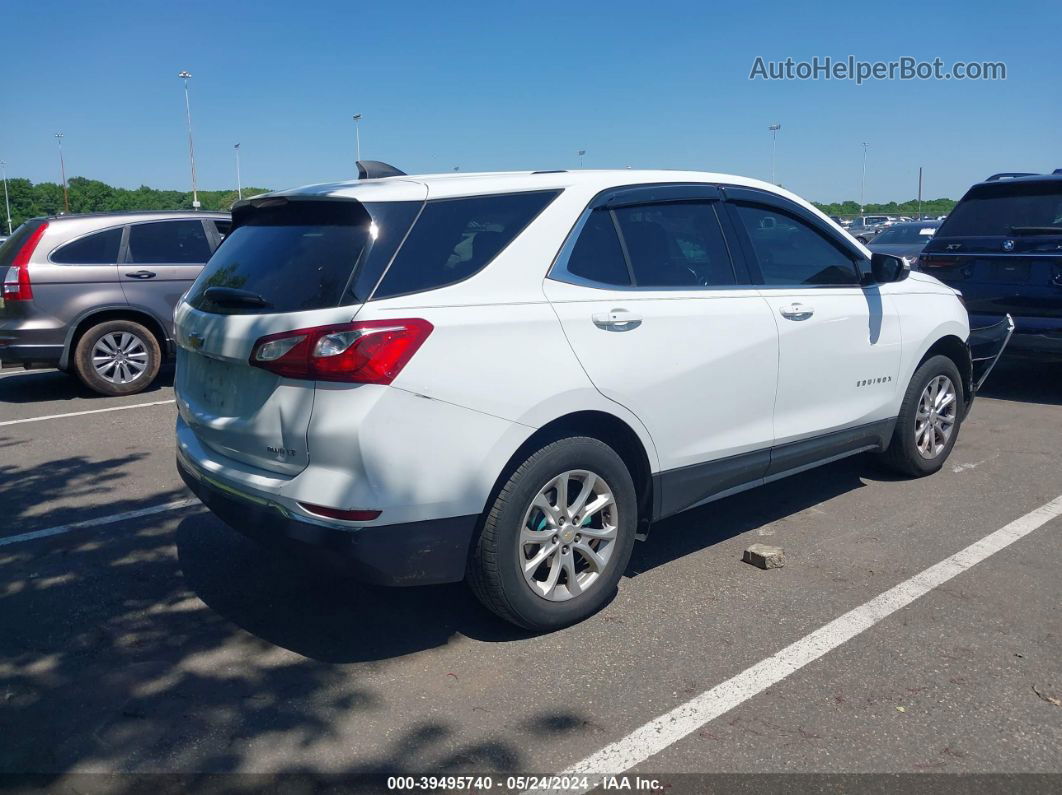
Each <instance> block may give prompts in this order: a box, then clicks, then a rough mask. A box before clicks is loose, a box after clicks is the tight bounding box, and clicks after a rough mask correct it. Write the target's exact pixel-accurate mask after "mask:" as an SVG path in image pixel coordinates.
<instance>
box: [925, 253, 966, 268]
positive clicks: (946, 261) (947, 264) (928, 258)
mask: <svg viewBox="0 0 1062 795" xmlns="http://www.w3.org/2000/svg"><path fill="white" fill-rule="evenodd" d="M958 264H959V258H958V257H941V256H939V255H937V254H923V255H922V256H920V257H919V258H918V264H917V267H918V269H919V270H935V269H937V268H954V267H955V266H956V265H958Z"/></svg>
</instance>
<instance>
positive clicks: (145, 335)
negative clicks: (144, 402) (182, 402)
mask: <svg viewBox="0 0 1062 795" xmlns="http://www.w3.org/2000/svg"><path fill="white" fill-rule="evenodd" d="M108 334H132V335H133V336H135V337H136V338H137V339H138V340H139V341H140V343H141V344H142V346H143V350H144V352H145V353H146V360H145V362H146V366H145V367H144V369H143V371H142V372H140V374H139V375H137V376H136V377H135V378H133V379H132V380H130V381H128V382H127V383H124V384H120V383H114V382H112V381H108V380H107V379H106V378H104V377H102V376H101V375H100V374H99V373H98V372H96V368H95V367H94V366H93V363H92V352H93V348H94V347H95V346H96V343H97V342H98V341H99V340H100V339H101V338H103V337H105V336H106V335H108ZM161 363H162V351H161V350H160V349H159V342H158V340H157V339H155V335H154V334H152V333H151V332H150V331H149V330H148V329H146V328H145V327H144V326H142V325H140V324H139V323H134V322H133V321H132V320H108V321H106V322H104V323H100V324H99V325H97V326H93V327H92V328H90V329H89V330H88V331H86V332H85V333H84V334H82V335H81V339H80V340H78V343H77V348H75V350H74V361H73V370H74V373H75V374H76V375H77V377H78V378H79V379H80V380H81V383H83V384H84V385H85V386H87V387H88V388H89V389H92V390H94V391H96V392H99V393H100V394H101V395H110V396H117V395H134V394H136V393H137V392H142V391H143V390H145V389H147V387H148V386H150V384H151V382H152V381H154V380H155V376H157V375H158V373H159V366H160V364H161Z"/></svg>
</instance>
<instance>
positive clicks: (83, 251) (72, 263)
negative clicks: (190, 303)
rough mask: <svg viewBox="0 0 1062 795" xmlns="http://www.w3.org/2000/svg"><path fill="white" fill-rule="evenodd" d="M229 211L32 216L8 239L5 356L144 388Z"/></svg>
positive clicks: (113, 390)
mask: <svg viewBox="0 0 1062 795" xmlns="http://www.w3.org/2000/svg"><path fill="white" fill-rule="evenodd" d="M230 224H231V220H230V218H229V216H228V215H227V214H225V213H192V212H166V213H158V212H151V213H149V212H142V213H100V214H93V215H63V216H49V217H42V218H32V219H30V220H29V221H26V223H24V224H22V225H21V226H20V227H19V228H18V229H16V230H15V233H14V234H13V235H12V236H11V237H10V239H8V240H7V242H6V243H4V244H3V245H2V246H0V274H3V278H4V281H3V292H2V296H3V300H2V302H0V360H3V361H4V363H5V364H6V363H8V362H10V361H16V362H20V363H22V364H23V365H24V366H26V367H32V366H52V367H58V368H59V369H60V370H66V371H69V372H72V373H74V374H75V375H77V376H78V378H80V379H81V380H82V381H83V382H84V383H85V384H86V385H87V386H89V387H90V388H92V389H94V390H95V391H97V392H99V393H101V394H104V395H128V394H132V393H134V392H139V391H141V390H142V389H144V388H146V387H147V386H148V385H149V384H150V383H151V382H152V380H153V379H154V378H155V375H156V374H157V373H158V371H159V366H160V364H161V362H162V360H163V358H164V357H165V356H167V355H169V354H171V353H172V350H173V345H172V330H173V308H174V306H175V305H176V304H177V300H178V299H179V298H180V297H181V295H182V294H183V293H184V292H185V291H186V290H187V289H188V288H189V287H190V286H191V284H192V282H193V281H194V280H195V278H196V277H197V276H198V275H199V272H200V271H201V270H202V269H203V265H204V264H205V263H206V261H207V260H208V259H210V255H211V254H212V253H213V251H214V249H216V248H217V246H218V244H219V243H220V242H221V239H222V237H223V236H224V235H225V234H226V233H227V231H228V229H229V226H230Z"/></svg>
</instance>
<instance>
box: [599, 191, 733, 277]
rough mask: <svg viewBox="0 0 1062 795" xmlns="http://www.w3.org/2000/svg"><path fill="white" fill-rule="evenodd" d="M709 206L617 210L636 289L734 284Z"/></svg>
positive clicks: (682, 204) (694, 203)
mask: <svg viewBox="0 0 1062 795" xmlns="http://www.w3.org/2000/svg"><path fill="white" fill-rule="evenodd" d="M713 204H714V203H713V202H699V201H688V202H672V203H666V204H644V205H636V206H633V207H620V208H617V209H616V211H615V213H616V220H617V221H618V222H619V227H620V231H621V232H622V233H623V240H624V242H625V243H626V245H627V254H628V256H629V257H630V261H631V270H632V271H634V283H635V284H636V285H637V286H638V287H679V288H682V287H718V286H725V285H733V284H736V283H737V279H736V277H735V275H734V266H733V264H732V263H731V261H730V252H729V251H728V250H727V247H726V241H725V240H724V239H723V232H722V230H721V229H720V227H719V219H718V218H717V217H716V214H715V207H714V206H713Z"/></svg>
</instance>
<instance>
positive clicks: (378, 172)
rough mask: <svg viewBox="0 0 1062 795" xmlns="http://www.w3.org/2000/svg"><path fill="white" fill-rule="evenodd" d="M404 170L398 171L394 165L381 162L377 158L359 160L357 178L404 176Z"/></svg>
mask: <svg viewBox="0 0 1062 795" xmlns="http://www.w3.org/2000/svg"><path fill="white" fill-rule="evenodd" d="M404 176H406V172H405V171H399V170H398V169H397V168H395V167H394V166H391V165H388V164H387V163H381V162H380V161H379V160H359V161H358V179H381V178H383V177H404Z"/></svg>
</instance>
